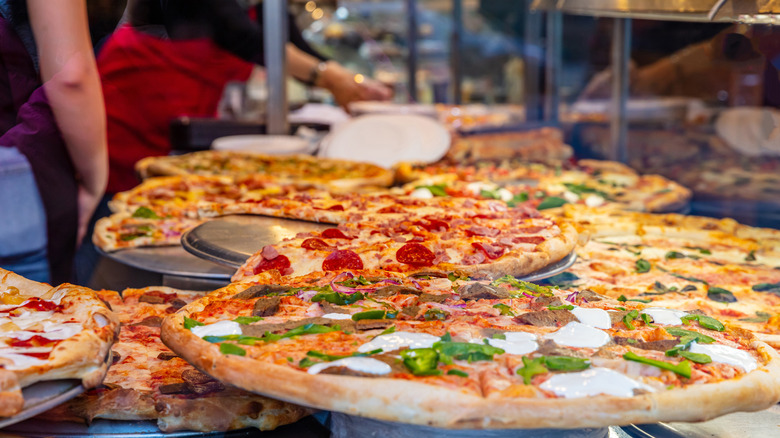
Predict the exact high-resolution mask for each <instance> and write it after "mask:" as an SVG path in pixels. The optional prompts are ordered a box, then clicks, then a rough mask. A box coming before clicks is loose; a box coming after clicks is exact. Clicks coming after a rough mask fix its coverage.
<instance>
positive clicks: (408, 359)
mask: <svg viewBox="0 0 780 438" xmlns="http://www.w3.org/2000/svg"><path fill="white" fill-rule="evenodd" d="M401 357H402V358H403V361H404V365H406V367H407V368H408V369H409V371H411V372H412V374H414V375H415V376H431V375H440V374H441V370H438V369H437V368H436V367H437V366H438V365H439V354H438V353H437V352H436V350H434V349H432V348H412V349H407V350H402V351H401Z"/></svg>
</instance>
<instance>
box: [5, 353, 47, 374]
mask: <svg viewBox="0 0 780 438" xmlns="http://www.w3.org/2000/svg"><path fill="white" fill-rule="evenodd" d="M49 351H50V350H47V352H46V354H47V357H48V353H49ZM0 359H7V360H9V361H11V362H12V364H0V367H2V368H5V369H7V370H23V369H25V368H29V367H34V366H38V365H45V364H47V363H48V362H47V361H46V360H44V359H39V358H37V357H33V356H31V355H27V354H19V353H12V352H9V351H4V350H0Z"/></svg>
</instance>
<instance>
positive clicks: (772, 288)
mask: <svg viewBox="0 0 780 438" xmlns="http://www.w3.org/2000/svg"><path fill="white" fill-rule="evenodd" d="M751 289H753V290H754V291H756V292H769V293H770V294H775V295H777V296H780V282H778V283H758V284H755V285H753V287H752V288H751Z"/></svg>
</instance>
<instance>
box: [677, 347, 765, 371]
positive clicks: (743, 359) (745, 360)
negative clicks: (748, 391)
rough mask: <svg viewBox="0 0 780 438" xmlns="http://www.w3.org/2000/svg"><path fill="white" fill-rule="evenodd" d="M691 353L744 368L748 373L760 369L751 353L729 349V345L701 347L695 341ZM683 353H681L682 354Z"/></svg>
mask: <svg viewBox="0 0 780 438" xmlns="http://www.w3.org/2000/svg"><path fill="white" fill-rule="evenodd" d="M689 351H690V352H691V353H697V354H706V355H707V356H709V357H710V358H712V360H713V361H715V362H720V363H725V364H728V365H733V366H735V367H739V368H742V370H744V371H745V372H746V373H749V372H751V371H753V370H755V369H756V368H758V362H757V361H756V359H754V358H753V356H751V355H750V353H748V352H747V351H743V350H739V349H737V348H733V347H729V346H728V345H701V344H699V343H698V342H695V341H694V342H693V343H691V347H690V350H689ZM682 353H683V352H680V354H682Z"/></svg>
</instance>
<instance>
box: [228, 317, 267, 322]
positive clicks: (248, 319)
mask: <svg viewBox="0 0 780 438" xmlns="http://www.w3.org/2000/svg"><path fill="white" fill-rule="evenodd" d="M262 319H263V317H262V316H239V317H237V318H236V319H234V320H233V321H235V322H237V323H239V324H252V323H253V322H257V321H262Z"/></svg>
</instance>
